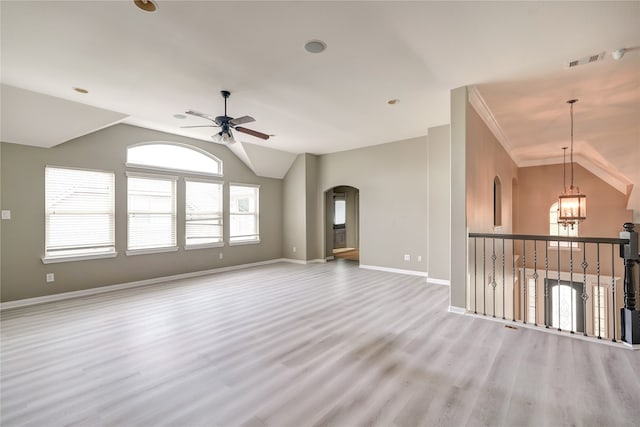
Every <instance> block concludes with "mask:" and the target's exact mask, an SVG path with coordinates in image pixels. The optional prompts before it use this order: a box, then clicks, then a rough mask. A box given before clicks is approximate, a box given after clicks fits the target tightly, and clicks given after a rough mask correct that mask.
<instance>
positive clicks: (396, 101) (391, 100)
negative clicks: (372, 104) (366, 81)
mask: <svg viewBox="0 0 640 427" xmlns="http://www.w3.org/2000/svg"><path fill="white" fill-rule="evenodd" d="M399 102H400V100H399V99H390V100H388V101H387V104H389V105H396V104H398V103H399Z"/></svg>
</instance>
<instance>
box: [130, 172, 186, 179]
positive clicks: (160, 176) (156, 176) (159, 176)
mask: <svg viewBox="0 0 640 427" xmlns="http://www.w3.org/2000/svg"><path fill="white" fill-rule="evenodd" d="M126 175H127V177H129V176H131V177H134V178H149V179H163V180H167V179H170V180H172V181H178V176H176V175H163V174H159V173H145V172H133V171H127V172H126Z"/></svg>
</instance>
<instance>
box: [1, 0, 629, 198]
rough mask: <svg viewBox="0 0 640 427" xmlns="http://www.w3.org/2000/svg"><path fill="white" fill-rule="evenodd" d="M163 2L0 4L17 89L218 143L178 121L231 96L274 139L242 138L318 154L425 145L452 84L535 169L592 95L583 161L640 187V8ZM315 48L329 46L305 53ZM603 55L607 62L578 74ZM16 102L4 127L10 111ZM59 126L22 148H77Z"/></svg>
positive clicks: (579, 138) (581, 120)
mask: <svg viewBox="0 0 640 427" xmlns="http://www.w3.org/2000/svg"><path fill="white" fill-rule="evenodd" d="M157 1H158V4H159V10H158V11H157V12H156V13H145V12H142V11H140V10H139V9H137V8H136V7H135V6H134V4H133V1H129V0H127V1H105V2H100V1H80V2H75V1H72V2H59V1H42V2H36V1H15V2H14V1H2V2H0V7H1V24H2V29H1V36H2V39H1V48H2V49H1V55H2V64H1V72H2V74H1V78H2V83H3V85H6V86H11V87H16V88H21V89H25V90H28V91H33V92H36V93H39V94H44V95H48V96H52V97H57V98H61V99H62V100H66V101H74V102H76V103H80V104H82V105H86V106H91V107H96V108H98V109H100V110H96V111H103V110H106V111H105V112H107V113H114V114H116V116H115V117H120V116H119V115H122V116H127V117H128V118H126V119H124V123H129V124H134V125H137V126H143V127H148V128H152V129H157V130H162V131H167V132H171V133H176V134H180V135H185V136H190V137H194V138H200V139H205V140H208V139H209V136H210V135H211V134H212V133H213V130H212V129H211V128H201V129H181V128H180V126H184V125H196V124H205V123H203V122H204V120H203V119H200V118H197V117H191V116H190V117H188V118H187V119H185V120H179V119H176V118H174V117H173V115H174V114H177V113H183V112H184V111H185V110H187V109H195V110H199V111H203V112H206V113H209V114H211V115H214V116H215V115H220V114H222V112H223V101H222V98H221V97H220V94H219V91H220V90H222V89H228V90H230V91H231V92H232V95H231V97H230V98H229V115H230V116H232V117H237V116H241V115H245V114H247V115H251V116H253V117H255V118H256V122H255V123H251V124H250V125H247V127H249V128H252V129H255V130H259V131H262V132H265V133H268V134H275V135H276V136H275V137H273V138H271V139H270V140H269V141H266V142H262V141H261V140H258V139H255V138H253V137H251V136H246V135H238V134H237V136H238V137H239V138H240V139H241V140H242V141H244V142H247V143H252V144H260V145H263V146H265V147H270V148H274V149H276V150H281V151H286V152H290V153H302V152H309V153H316V154H323V153H330V152H336V151H342V150H347V149H353V148H358V147H363V146H368V145H374V144H380V143H385V142H391V141H396V140H401V139H405V138H411V137H415V136H420V135H424V134H426V133H427V130H428V128H430V127H433V126H438V125H441V124H446V123H449V115H450V111H449V108H450V106H449V105H450V104H449V94H450V90H451V89H453V88H456V87H460V86H464V85H475V87H476V88H477V91H478V93H479V94H480V96H481V97H482V99H483V100H484V102H485V103H486V106H487V107H488V109H489V110H490V111H491V113H492V115H493V117H494V119H495V121H496V123H497V125H498V126H499V130H500V132H502V136H503V138H502V139H503V142H504V143H505V144H506V145H507V146H508V147H511V149H512V156H513V157H514V159H515V160H516V161H517V162H518V163H519V164H522V165H527V164H541V163H548V162H549V161H550V159H555V160H552V161H557V160H558V159H559V158H560V157H559V155H561V151H560V147H562V146H564V145H566V141H567V140H568V123H569V110H568V108H567V105H566V104H565V101H566V100H568V99H570V98H579V99H580V101H579V102H578V104H576V106H575V119H576V136H575V140H576V152H577V158H578V159H580V158H582V159H584V162H585V163H588V162H591V163H592V164H593V165H596V166H598V167H600V168H602V169H604V170H608V171H609V172H610V173H611V175H612V176H615V177H617V178H616V179H618V180H621V181H620V182H625V181H624V180H625V179H626V180H627V182H629V183H632V184H635V185H636V186H637V184H638V183H640V177H639V176H638V173H639V172H638V169H640V168H638V167H637V165H638V164H640V159H639V158H638V156H640V154H639V152H640V148H639V147H640V49H638V50H631V51H628V52H627V53H626V55H625V56H624V57H623V58H622V59H621V60H620V61H614V60H613V59H612V58H611V56H610V53H611V52H612V51H614V50H616V49H619V48H634V47H638V46H640V2H638V1H633V2H620V3H617V2H608V1H605V2H481V1H479V2H396V1H386V2H360V1H359V2H270V1H258V2H244V1H234V2H214V1H189V2H187V1H163V0H157ZM311 39H321V40H323V41H324V42H326V44H327V45H328V48H327V50H326V51H325V52H324V53H321V54H315V55H314V54H310V53H307V52H306V51H305V50H304V48H303V46H304V44H305V42H307V41H309V40H311ZM600 52H605V53H606V55H605V58H604V60H602V61H600V62H597V63H593V64H588V65H583V66H579V67H575V68H572V69H569V68H568V67H567V65H568V62H569V61H570V60H573V59H578V58H582V57H585V56H588V55H592V54H596V53H600ZM6 86H4V87H3V98H4V92H5V90H6ZM73 87H82V88H86V89H88V90H89V93H88V94H84V95H83V94H79V93H76V92H74V91H73V90H72V88H73ZM393 98H397V99H399V100H400V102H399V104H397V105H393V106H392V105H388V104H387V102H386V101H387V100H389V99H393ZM2 106H3V113H2V114H3V116H2V117H3V122H5V121H7V120H8V119H7V117H8V116H7V115H6V114H5V111H7V110H8V109H11V108H12V105H10V103H8V102H3V104H2ZM87 108H89V107H87ZM52 114H53V111H52ZM45 117H46V112H43V111H39V112H38V114H37V115H34V117H32V123H35V124H36V125H37V126H31V127H29V129H26V128H25V137H24V138H23V140H19V139H20V138H19V135H18V136H15V135H13V134H12V141H11V142H17V143H24V144H32V145H40V146H52V145H55V144H58V143H60V142H62V140H64V138H63V139H60V138H61V135H63V136H64V135H66V134H65V133H64V132H65V129H64V128H65V126H67V123H68V121H67V122H65V121H59V122H58V121H57V120H56V121H44V120H43V119H44V118H45ZM73 118H74V119H75V120H78V121H81V120H83V119H82V114H80V113H78V115H77V116H76V115H75V113H74V116H73ZM107 121H108V120H107ZM98 122H100V120H98ZM2 125H3V126H2V128H3V129H4V128H5V126H9V124H7V123H3V124H2ZM103 125H104V123H103V124H102V125H101V124H100V123H96V124H92V125H91V126H95V127H96V129H97V128H100V127H101V126H103ZM18 127H20V126H18ZM13 128H14V129H15V126H14V127H13ZM12 132H13V131H12ZM29 132H30V133H31V136H30V137H27V134H28V133H29ZM34 132H40V135H38V137H35V136H34V135H32V134H33V133H34ZM81 132H84V129H83V130H81ZM67 136H68V135H67ZM78 136H79V135H78ZM2 137H3V140H6V139H5V131H4V130H3V133H2ZM65 137H66V136H65ZM635 193H636V194H635V196H636V197H637V199H638V200H637V205H636V206H639V207H640V196H639V195H638V193H639V192H638V191H636V192H635Z"/></svg>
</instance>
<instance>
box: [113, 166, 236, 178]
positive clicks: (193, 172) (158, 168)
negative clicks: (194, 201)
mask: <svg viewBox="0 0 640 427" xmlns="http://www.w3.org/2000/svg"><path fill="white" fill-rule="evenodd" d="M124 165H125V166H126V167H128V168H130V169H142V170H153V171H160V172H171V173H176V172H178V173H180V174H182V175H196V176H203V177H204V176H210V177H212V178H224V175H222V174H217V173H212V172H198V171H192V170H186V169H176V168H163V167H161V166H144V165H140V164H137V163H129V162H127V163H125V164H124ZM134 173H136V172H134ZM137 173H144V172H137ZM203 179H204V178H203Z"/></svg>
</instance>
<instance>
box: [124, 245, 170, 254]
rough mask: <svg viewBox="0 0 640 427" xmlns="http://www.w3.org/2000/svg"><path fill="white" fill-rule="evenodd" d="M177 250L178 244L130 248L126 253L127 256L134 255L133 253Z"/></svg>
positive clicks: (156, 252)
mask: <svg viewBox="0 0 640 427" xmlns="http://www.w3.org/2000/svg"><path fill="white" fill-rule="evenodd" d="M177 250H178V247H177V246H167V247H162V248H149V249H130V250H127V251H126V252H125V253H126V254H127V256H132V255H148V254H159V253H163V252H177Z"/></svg>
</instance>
